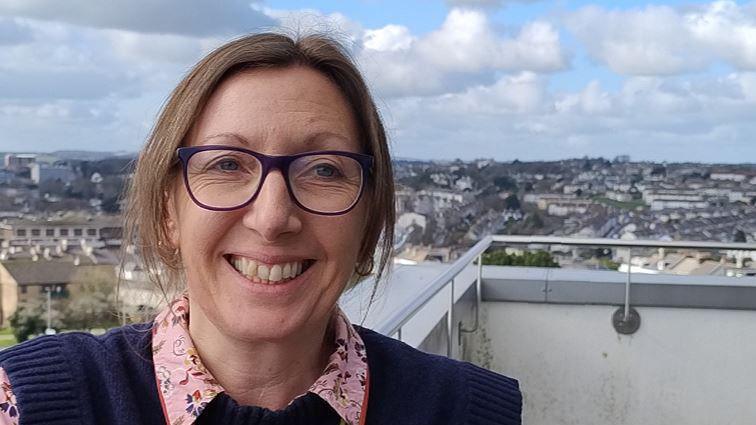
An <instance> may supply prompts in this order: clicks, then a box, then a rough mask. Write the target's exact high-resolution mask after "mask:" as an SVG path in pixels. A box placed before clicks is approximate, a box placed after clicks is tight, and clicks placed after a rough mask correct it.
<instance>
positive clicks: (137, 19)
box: [0, 0, 275, 36]
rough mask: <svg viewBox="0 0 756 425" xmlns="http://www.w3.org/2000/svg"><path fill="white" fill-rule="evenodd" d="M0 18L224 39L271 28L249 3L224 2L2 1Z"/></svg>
mask: <svg viewBox="0 0 756 425" xmlns="http://www.w3.org/2000/svg"><path fill="white" fill-rule="evenodd" d="M0 16H16V17H25V18H32V19H39V20H45V21H55V22H64V23H69V24H74V25H79V26H86V27H95V28H115V29H124V30H131V31H137V32H149V33H169V34H193V35H200V36H208V35H229V34H238V33H243V32H249V31H251V30H254V29H256V28H259V27H260V26H271V25H274V24H275V22H274V20H272V19H271V18H270V17H268V16H266V15H264V14H262V13H260V12H259V11H258V10H256V9H255V8H253V7H252V6H251V4H250V2H249V1H245V0H228V1H223V2H217V1H213V0H193V1H192V2H191V3H187V2H186V1H184V0H161V1H154V0H108V1H89V0H66V1H57V0H3V1H2V2H0Z"/></svg>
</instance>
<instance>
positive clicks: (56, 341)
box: [0, 323, 152, 365]
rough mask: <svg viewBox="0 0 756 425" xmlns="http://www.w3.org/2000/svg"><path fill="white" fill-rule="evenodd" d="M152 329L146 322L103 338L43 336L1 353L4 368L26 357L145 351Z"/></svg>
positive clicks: (71, 334) (76, 334) (73, 334)
mask: <svg viewBox="0 0 756 425" xmlns="http://www.w3.org/2000/svg"><path fill="white" fill-rule="evenodd" d="M151 329H152V324H151V323H142V324H137V325H128V326H122V327H119V328H114V329H111V330H109V331H108V332H106V333H104V334H102V335H93V334H91V333H87V332H65V333H60V334H56V335H43V336H39V337H37V338H34V339H31V340H29V341H26V342H23V343H21V344H18V345H15V346H13V347H10V348H7V349H5V350H2V351H0V365H4V364H5V363H8V362H13V361H15V360H22V359H23V358H25V357H26V356H33V357H41V356H45V355H50V356H57V355H66V356H67V357H68V356H76V355H77V354H79V355H84V356H86V355H101V354H103V349H105V351H106V352H111V353H112V350H119V349H120V348H123V349H132V350H133V349H139V350H140V351H143V350H144V348H146V347H148V346H149V344H150V343H151V340H152V339H151V338H152V333H151Z"/></svg>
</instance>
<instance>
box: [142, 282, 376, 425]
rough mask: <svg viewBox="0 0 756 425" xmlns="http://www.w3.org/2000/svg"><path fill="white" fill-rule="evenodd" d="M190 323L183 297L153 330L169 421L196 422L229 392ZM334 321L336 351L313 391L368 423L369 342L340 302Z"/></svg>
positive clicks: (343, 413)
mask: <svg viewBox="0 0 756 425" xmlns="http://www.w3.org/2000/svg"><path fill="white" fill-rule="evenodd" d="M188 324H189V300H188V298H186V296H182V297H180V298H178V299H176V300H174V301H173V302H171V303H170V304H169V305H168V306H167V307H166V308H165V309H164V310H163V311H161V312H160V314H158V316H157V317H156V318H155V322H154V326H153V329H152V355H153V360H154V367H155V377H156V378H157V387H158V393H159V396H160V402H161V404H162V406H163V413H164V415H165V418H166V423H168V424H175V423H182V424H192V423H194V421H195V419H196V418H197V417H198V416H199V415H200V414H201V413H202V410H203V409H204V408H205V406H207V405H208V404H209V403H210V402H211V401H212V400H213V399H214V398H215V396H217V395H218V394H220V393H222V392H223V391H224V389H223V387H222V386H221V385H220V383H219V382H218V381H216V380H215V378H214V377H213V375H212V374H211V373H210V371H208V370H207V369H206V368H205V367H204V365H203V364H202V360H201V359H200V357H199V354H198V353H197V350H196V348H195V347H194V343H193V342H192V338H191V336H189V328H188ZM331 326H332V329H333V333H332V335H333V337H334V345H335V347H336V350H335V351H334V352H333V353H332V354H331V356H330V357H329V359H328V364H327V366H326V367H325V369H324V370H323V374H322V375H321V376H320V377H319V378H318V379H317V380H316V381H315V383H313V384H312V386H311V387H310V388H309V390H308V392H311V393H314V394H316V395H318V396H319V397H320V398H322V399H323V400H325V401H326V402H327V403H328V404H329V405H330V406H331V408H333V410H334V411H336V413H337V414H338V415H339V416H340V417H341V418H342V419H343V421H344V422H345V423H347V424H349V425H358V424H360V423H364V419H363V418H361V416H362V415H363V412H364V411H366V407H367V406H366V395H367V376H368V369H367V353H366V351H365V345H364V343H363V341H362V338H361V337H360V335H359V334H358V333H357V331H355V329H354V327H353V326H352V324H351V323H350V322H349V319H348V318H347V317H346V315H345V314H344V312H343V311H341V309H340V308H338V307H336V310H335V312H334V315H333V317H332V318H331Z"/></svg>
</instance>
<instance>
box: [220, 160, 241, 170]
mask: <svg viewBox="0 0 756 425" xmlns="http://www.w3.org/2000/svg"><path fill="white" fill-rule="evenodd" d="M215 168H216V169H218V170H221V171H237V170H239V163H238V162H237V161H236V160H235V159H231V158H223V159H220V160H219V161H218V162H216V163H215Z"/></svg>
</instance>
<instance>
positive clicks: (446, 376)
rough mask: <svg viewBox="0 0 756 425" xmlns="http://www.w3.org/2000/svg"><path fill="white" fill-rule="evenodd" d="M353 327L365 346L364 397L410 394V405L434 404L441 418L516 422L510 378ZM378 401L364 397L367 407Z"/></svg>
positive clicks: (517, 398) (518, 399) (518, 400)
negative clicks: (366, 385) (366, 376)
mask: <svg viewBox="0 0 756 425" xmlns="http://www.w3.org/2000/svg"><path fill="white" fill-rule="evenodd" d="M355 328H356V329H357V330H358V332H359V333H360V336H361V337H362V339H363V341H364V342H365V346H366V351H367V357H368V366H369V373H370V400H373V398H374V397H373V396H374V395H375V396H376V398H379V399H382V398H384V397H389V398H391V397H400V398H404V397H412V398H413V399H414V400H416V401H417V402H414V403H413V404H414V405H415V406H414V407H413V409H416V408H417V406H418V405H422V404H424V405H426V406H435V407H434V408H435V409H437V410H438V411H441V412H444V415H445V416H446V418H447V420H448V418H449V417H450V416H451V417H455V418H457V419H458V420H460V422H459V423H465V422H462V421H467V420H471V419H470V418H472V417H487V418H491V419H492V420H493V422H491V423H492V424H493V423H496V424H519V423H520V415H521V411H522V395H521V393H520V389H519V383H518V381H517V380H516V379H513V378H510V377H507V376H503V375H500V374H498V373H495V372H492V371H490V370H487V369H483V368H481V367H478V366H475V365H473V364H471V363H468V362H462V361H458V360H454V359H450V358H447V357H443V356H438V355H434V354H428V353H424V352H422V351H420V350H417V349H415V348H413V347H410V346H409V345H407V344H404V343H402V342H400V341H397V340H395V339H393V338H389V337H387V336H384V335H381V334H378V333H377V332H374V331H371V330H369V329H365V328H361V327H355ZM374 390H375V392H377V393H378V394H374ZM395 402H399V400H395ZM378 404H382V403H381V402H380V401H379V402H377V403H370V405H371V409H372V408H373V407H374V406H376V405H378ZM428 423H432V421H429V422H428ZM439 423H443V422H439ZM447 423H448V422H447ZM480 423H481V424H486V423H488V422H486V421H482V422H480Z"/></svg>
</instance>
